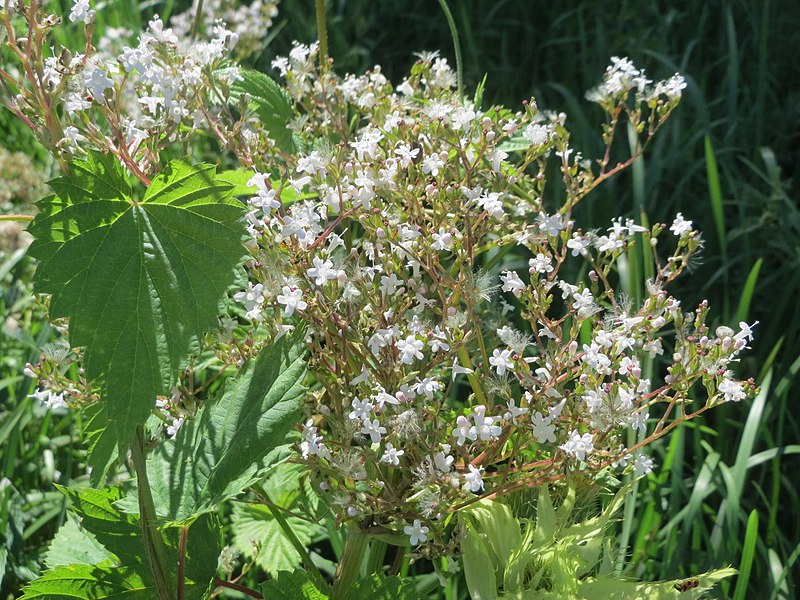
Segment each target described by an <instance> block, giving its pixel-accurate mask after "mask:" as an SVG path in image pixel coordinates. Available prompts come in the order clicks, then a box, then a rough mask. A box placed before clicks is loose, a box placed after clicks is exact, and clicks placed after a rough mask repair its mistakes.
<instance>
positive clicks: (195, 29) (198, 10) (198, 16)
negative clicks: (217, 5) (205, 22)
mask: <svg viewBox="0 0 800 600" xmlns="http://www.w3.org/2000/svg"><path fill="white" fill-rule="evenodd" d="M202 18H203V0H197V3H196V4H195V8H194V21H192V33H191V35H192V41H194V40H196V39H197V34H198V33H199V32H200V21H201V20H202Z"/></svg>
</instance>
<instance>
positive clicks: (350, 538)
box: [333, 525, 369, 600]
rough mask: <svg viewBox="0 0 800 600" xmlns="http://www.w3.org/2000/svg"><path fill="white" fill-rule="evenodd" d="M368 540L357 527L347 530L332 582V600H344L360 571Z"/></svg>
mask: <svg viewBox="0 0 800 600" xmlns="http://www.w3.org/2000/svg"><path fill="white" fill-rule="evenodd" d="M368 540H369V538H368V537H367V535H366V534H365V533H364V532H363V531H361V530H360V529H359V528H358V526H357V525H356V526H353V527H350V528H348V531H347V540H346V541H345V543H344V551H343V552H342V558H341V560H339V565H338V566H337V567H336V574H335V575H334V580H333V600H346V598H347V595H348V594H349V592H350V589H351V588H352V587H353V583H354V582H355V581H356V579H357V578H358V572H359V571H360V570H361V561H362V560H363V559H364V552H365V551H366V549H367V543H368Z"/></svg>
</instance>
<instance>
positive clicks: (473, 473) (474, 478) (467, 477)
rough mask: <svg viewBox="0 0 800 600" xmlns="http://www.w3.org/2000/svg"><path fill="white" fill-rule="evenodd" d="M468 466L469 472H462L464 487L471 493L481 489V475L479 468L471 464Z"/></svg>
mask: <svg viewBox="0 0 800 600" xmlns="http://www.w3.org/2000/svg"><path fill="white" fill-rule="evenodd" d="M468 466H469V473H465V474H464V489H465V490H468V491H470V492H473V493H477V492H480V491H481V490H483V476H482V475H481V469H477V468H475V467H474V466H473V465H468Z"/></svg>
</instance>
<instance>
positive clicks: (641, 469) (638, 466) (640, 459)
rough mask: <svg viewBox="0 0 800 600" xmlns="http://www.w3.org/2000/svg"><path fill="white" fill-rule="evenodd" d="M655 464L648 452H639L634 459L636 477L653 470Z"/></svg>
mask: <svg viewBox="0 0 800 600" xmlns="http://www.w3.org/2000/svg"><path fill="white" fill-rule="evenodd" d="M654 466H655V462H654V461H653V459H652V458H650V457H649V456H647V455H646V454H642V453H641V452H637V453H636V456H635V458H634V460H633V474H634V475H635V476H636V477H641V476H642V475H647V474H648V473H650V472H651V471H652V470H653V467H654Z"/></svg>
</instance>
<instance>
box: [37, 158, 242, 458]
mask: <svg viewBox="0 0 800 600" xmlns="http://www.w3.org/2000/svg"><path fill="white" fill-rule="evenodd" d="M50 186H51V187H52V188H53V190H54V191H55V193H56V194H57V195H56V196H53V197H50V198H47V199H45V200H43V201H41V202H40V203H39V210H40V213H39V214H38V215H37V217H36V218H35V219H34V221H33V222H32V223H31V225H30V227H29V228H28V231H30V232H31V233H32V234H33V235H34V237H35V238H36V241H35V242H34V243H33V245H32V246H31V250H30V252H31V255H32V256H34V257H35V258H37V259H38V260H39V267H38V269H37V272H36V276H35V285H36V289H37V291H39V292H42V293H47V294H50V295H51V296H52V299H51V303H50V316H51V317H52V318H58V317H69V320H70V322H69V339H70V343H71V345H72V346H84V347H85V353H84V367H85V369H86V375H87V376H88V377H89V378H90V379H97V380H100V381H101V384H102V386H101V395H102V397H103V398H104V399H105V401H106V402H108V411H107V412H108V418H109V425H110V426H111V428H112V431H113V433H114V436H115V437H116V439H117V442H118V443H119V444H120V445H121V446H124V445H127V443H128V442H129V440H130V439H131V437H132V435H133V431H134V429H135V427H136V425H138V424H140V423H144V421H145V420H146V419H147V416H148V415H149V414H150V411H151V409H152V407H153V405H154V402H155V397H156V395H157V394H164V393H166V392H167V391H168V390H169V388H170V386H171V384H172V382H173V380H174V378H175V376H176V374H177V373H178V372H179V370H180V368H181V366H182V364H183V362H184V360H185V358H186V356H187V354H188V353H189V352H190V351H191V350H192V349H193V348H195V347H196V342H197V339H198V338H199V336H200V335H201V334H203V333H204V332H205V331H206V330H208V329H210V328H212V327H214V326H215V325H216V323H217V316H218V314H219V313H220V308H221V306H220V305H221V303H222V302H223V300H224V298H225V293H226V290H227V288H228V287H229V286H230V285H231V284H232V283H233V282H234V280H235V278H236V272H237V269H238V266H239V264H240V262H241V261H242V260H243V257H244V255H245V250H244V247H243V245H242V237H243V234H244V232H245V229H244V223H243V222H242V220H241V217H242V215H243V213H244V207H243V206H242V205H241V203H239V202H238V201H237V200H235V199H233V198H231V197H230V187H231V186H230V185H229V184H227V183H224V182H220V181H218V180H217V179H216V178H215V167H214V166H211V165H194V166H193V165H190V164H188V163H186V162H183V161H172V162H171V163H170V164H169V165H167V167H166V168H165V169H164V171H163V172H162V173H161V174H159V175H158V176H157V177H156V178H155V179H154V180H153V181H152V183H151V184H150V187H149V188H148V189H147V191H146V193H145V194H144V197H143V198H141V200H135V199H134V198H133V197H132V196H131V190H130V187H129V186H128V184H127V183H126V182H125V179H124V176H123V173H122V169H121V168H120V167H119V165H118V164H117V163H116V159H114V158H113V157H110V156H103V155H101V154H97V153H94V154H91V155H90V156H89V158H88V159H87V160H83V161H76V162H75V163H74V164H73V166H72V173H71V174H70V175H68V176H66V177H62V178H59V179H55V180H53V181H52V182H50Z"/></svg>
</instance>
